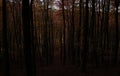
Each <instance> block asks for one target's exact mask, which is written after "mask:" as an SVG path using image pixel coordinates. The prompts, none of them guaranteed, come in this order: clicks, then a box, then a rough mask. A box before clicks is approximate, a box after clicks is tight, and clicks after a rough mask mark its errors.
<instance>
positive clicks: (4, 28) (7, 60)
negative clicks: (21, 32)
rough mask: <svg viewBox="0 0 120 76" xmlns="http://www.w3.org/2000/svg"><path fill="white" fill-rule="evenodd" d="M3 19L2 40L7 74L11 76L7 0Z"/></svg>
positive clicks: (4, 5) (6, 75)
mask: <svg viewBox="0 0 120 76" xmlns="http://www.w3.org/2000/svg"><path fill="white" fill-rule="evenodd" d="M2 20H3V26H2V32H3V34H2V35H3V36H2V37H3V39H2V40H3V49H4V51H5V76H10V68H9V48H8V30H7V28H8V26H7V11H6V0H2Z"/></svg>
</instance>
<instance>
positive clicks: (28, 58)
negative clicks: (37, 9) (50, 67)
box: [22, 0, 35, 76]
mask: <svg viewBox="0 0 120 76" xmlns="http://www.w3.org/2000/svg"><path fill="white" fill-rule="evenodd" d="M30 18H31V14H30V6H29V0H22V20H23V48H24V49H23V50H24V54H25V64H26V70H27V76H35V71H34V70H35V69H34V66H33V63H34V62H33V49H32V47H33V45H32V43H33V42H32V41H33V40H32V36H31V34H32V33H31V26H30Z"/></svg>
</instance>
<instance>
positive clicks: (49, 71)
mask: <svg viewBox="0 0 120 76" xmlns="http://www.w3.org/2000/svg"><path fill="white" fill-rule="evenodd" d="M37 68H38V67H37ZM10 74H11V75H10V76H26V72H25V69H15V68H13V69H11V73H10ZM36 74H37V75H36V76H120V67H111V68H103V67H102V68H88V69H87V71H86V72H82V71H81V69H80V68H78V67H75V66H74V67H69V66H67V67H66V66H48V67H40V68H38V69H37V72H36ZM0 76H4V75H3V74H0Z"/></svg>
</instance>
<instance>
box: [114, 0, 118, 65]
mask: <svg viewBox="0 0 120 76" xmlns="http://www.w3.org/2000/svg"><path fill="white" fill-rule="evenodd" d="M118 1H119V0H115V8H116V11H115V27H116V41H115V50H114V51H115V53H114V61H113V62H114V65H115V66H116V65H117V63H118V50H119V31H118V30H119V24H118V6H119V2H118Z"/></svg>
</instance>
